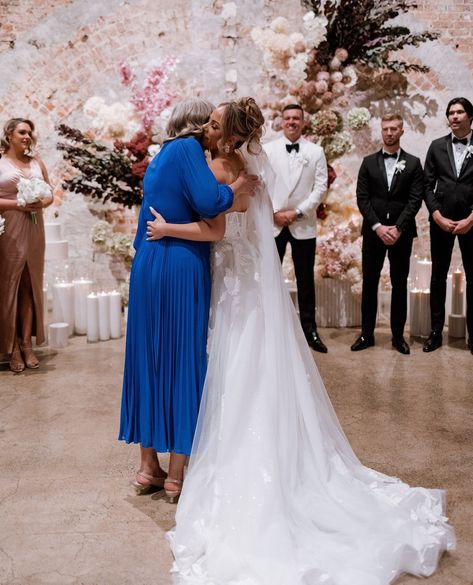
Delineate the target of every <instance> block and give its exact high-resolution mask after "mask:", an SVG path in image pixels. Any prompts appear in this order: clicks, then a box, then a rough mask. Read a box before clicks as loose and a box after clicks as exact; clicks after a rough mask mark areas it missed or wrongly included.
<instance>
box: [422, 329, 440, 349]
mask: <svg viewBox="0 0 473 585" xmlns="http://www.w3.org/2000/svg"><path fill="white" fill-rule="evenodd" d="M441 345H442V334H441V333H440V331H431V333H430V335H429V337H428V338H427V341H426V342H425V343H424V347H423V348H422V351H425V352H427V353H429V352H430V351H435V350H436V349H438V348H439V347H440V346H441Z"/></svg>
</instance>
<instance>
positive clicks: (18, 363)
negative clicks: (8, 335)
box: [9, 349, 25, 374]
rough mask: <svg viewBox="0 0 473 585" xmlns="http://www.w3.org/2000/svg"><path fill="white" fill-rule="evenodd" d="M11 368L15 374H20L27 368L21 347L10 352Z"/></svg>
mask: <svg viewBox="0 0 473 585" xmlns="http://www.w3.org/2000/svg"><path fill="white" fill-rule="evenodd" d="M9 366H10V370H11V371H12V372H13V373H14V374H20V373H21V372H23V370H24V369H25V362H24V361H23V358H22V357H21V353H20V350H19V349H14V350H13V351H12V352H11V354H10V364H9Z"/></svg>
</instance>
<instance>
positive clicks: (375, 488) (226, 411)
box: [168, 156, 455, 585]
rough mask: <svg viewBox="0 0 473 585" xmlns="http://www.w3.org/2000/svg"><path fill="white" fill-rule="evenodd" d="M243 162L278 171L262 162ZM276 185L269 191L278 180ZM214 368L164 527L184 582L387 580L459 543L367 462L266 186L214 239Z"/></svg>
mask: <svg viewBox="0 0 473 585" xmlns="http://www.w3.org/2000/svg"><path fill="white" fill-rule="evenodd" d="M247 160H248V170H249V171H250V172H254V173H257V174H260V175H263V176H264V178H265V181H266V184H268V183H271V181H273V178H272V177H271V176H270V173H268V170H267V168H268V167H267V163H266V162H265V159H264V157H263V156H259V157H251V156H248V157H247ZM270 188H277V185H274V184H273V185H272V186H271V187H270ZM212 286H213V290H212V304H211V320H210V337H209V346H208V350H209V363H208V372H207V378H206V382H205V388H204V397H203V402H202V406H201V410H200V414H199V421H198V426H197V432H196V437H195V440H194V445H193V453H192V456H191V460H190V465H189V469H188V473H187V475H186V479H185V482H184V489H183V492H182V495H181V499H180V501H179V504H178V507H177V512H176V527H175V528H174V529H173V530H172V531H171V532H170V533H168V538H169V540H170V543H171V547H172V552H173V554H174V557H175V563H174V566H173V573H174V579H175V583H178V584H179V585H388V584H389V583H392V582H393V581H394V580H395V579H396V578H397V577H398V576H399V575H400V574H401V573H403V572H408V573H413V574H415V575H424V576H427V575H430V574H431V573H432V572H433V571H434V570H435V568H436V566H437V562H438V559H439V556H440V555H441V553H442V551H444V550H451V549H453V548H454V546H455V536H454V532H453V529H452V528H451V527H450V526H449V525H448V524H447V518H446V517H445V516H444V498H443V492H442V491H439V490H431V489H424V488H411V487H409V486H408V485H406V484H405V483H403V482H401V481H400V480H399V479H397V478H394V477H389V476H386V475H384V474H382V473H378V472H377V471H374V470H372V469H369V468H367V467H365V466H363V465H362V464H361V463H360V461H359V460H358V459H357V457H356V455H355V454H354V453H353V451H352V449H351V447H350V445H349V443H348V441H347V438H346V437H345V435H344V433H343V431H342V429H341V427H340V424H339V422H338V419H337V417H336V414H335V412H334V410H333V407H332V405H331V403H330V400H329V398H328V395H327V393H326V390H325V388H324V385H323V383H322V380H321V378H320V376H319V373H318V371H317V368H316V366H315V364H314V360H313V357H312V354H311V352H310V350H309V348H308V346H307V343H306V341H305V338H304V335H303V333H302V329H301V327H300V324H299V320H298V318H297V315H296V313H295V311H294V308H293V305H292V302H291V299H290V297H289V295H288V293H287V291H286V288H285V286H284V283H283V280H282V276H281V268H280V263H279V259H278V256H277V252H276V247H275V244H274V239H273V232H272V208H271V204H270V201H269V197H268V194H267V191H266V189H265V188H264V189H262V192H261V193H260V194H258V195H257V196H255V197H254V198H253V200H252V201H251V204H250V208H249V210H248V211H247V213H246V214H239V213H233V214H230V215H229V216H228V217H227V229H226V235H225V239H224V240H223V241H222V242H219V243H217V244H216V245H215V246H214V247H213V285H212Z"/></svg>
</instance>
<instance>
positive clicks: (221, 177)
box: [209, 157, 244, 184]
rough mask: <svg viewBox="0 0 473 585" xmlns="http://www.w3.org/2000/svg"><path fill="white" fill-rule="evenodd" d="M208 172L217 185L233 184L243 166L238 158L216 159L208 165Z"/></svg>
mask: <svg viewBox="0 0 473 585" xmlns="http://www.w3.org/2000/svg"><path fill="white" fill-rule="evenodd" d="M209 166H210V170H211V171H212V173H213V174H214V175H215V178H216V179H217V181H218V182H219V183H227V184H230V183H233V181H235V180H236V178H237V177H238V175H239V173H240V171H242V170H243V168H244V165H243V162H242V161H241V159H240V157H232V158H226V157H225V158H224V157H217V158H215V159H213V160H212V161H211V163H210V165H209Z"/></svg>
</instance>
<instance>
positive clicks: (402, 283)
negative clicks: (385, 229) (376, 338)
mask: <svg viewBox="0 0 473 585" xmlns="http://www.w3.org/2000/svg"><path fill="white" fill-rule="evenodd" d="M413 239H414V237H413V235H410V234H406V233H402V234H401V237H400V238H399V239H398V241H397V242H396V243H395V244H393V245H392V246H386V244H384V243H383V241H382V240H381V238H380V237H379V236H377V235H376V232H374V231H370V232H367V233H366V234H363V245H362V252H361V254H362V266H363V292H362V295H361V330H362V335H366V336H368V337H370V336H371V335H373V332H374V328H375V326H376V314H377V312H378V286H379V277H380V275H381V270H382V269H383V264H384V259H385V257H386V253H387V254H388V258H389V274H390V277H391V285H392V293H391V331H392V334H393V337H402V335H403V334H404V326H405V324H406V318H407V278H408V276H409V261H410V257H411V252H412V240H413Z"/></svg>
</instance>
